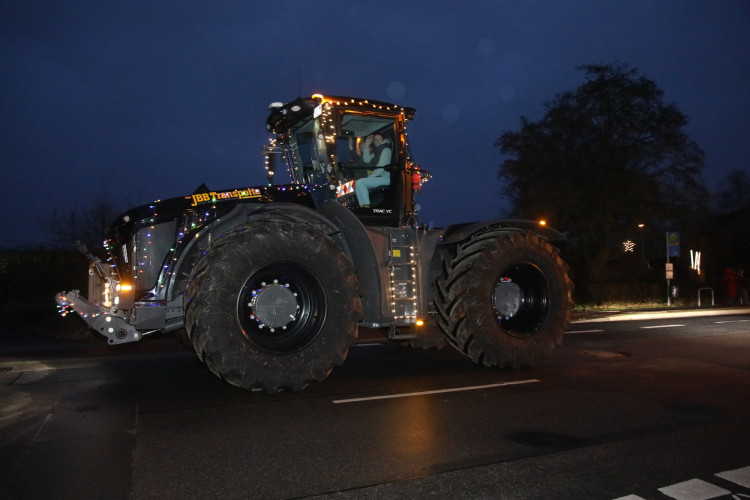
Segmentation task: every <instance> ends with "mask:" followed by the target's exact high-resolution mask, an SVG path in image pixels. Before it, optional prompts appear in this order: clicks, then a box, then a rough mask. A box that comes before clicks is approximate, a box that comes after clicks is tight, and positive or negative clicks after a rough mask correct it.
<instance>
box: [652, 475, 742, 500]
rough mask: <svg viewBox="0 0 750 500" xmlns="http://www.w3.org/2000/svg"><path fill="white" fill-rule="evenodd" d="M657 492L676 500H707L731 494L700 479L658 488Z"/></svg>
mask: <svg viewBox="0 0 750 500" xmlns="http://www.w3.org/2000/svg"><path fill="white" fill-rule="evenodd" d="M659 491H661V492H662V493H664V494H665V495H667V496H668V497H670V498H675V499H676V500H708V499H710V498H717V497H721V496H724V495H729V494H730V493H732V492H731V491H729V490H725V489H724V488H719V487H718V486H716V485H715V484H711V483H707V482H706V481H702V480H700V479H690V480H688V481H684V482H682V483H677V484H673V485H670V486H665V487H664V488H659Z"/></svg>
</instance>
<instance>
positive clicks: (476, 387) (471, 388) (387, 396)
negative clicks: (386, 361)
mask: <svg viewBox="0 0 750 500" xmlns="http://www.w3.org/2000/svg"><path fill="white" fill-rule="evenodd" d="M535 382H541V381H540V380H537V379H529V380H516V381H514V382H500V383H497V384H487V385H472V386H467V387H454V388H452V389H437V390H434V391H419V392H405V393H401V394H384V395H382V396H369V397H364V398H351V399H336V400H334V401H333V402H334V403H336V404H340V403H358V402H361V401H375V400H378V399H395V398H408V397H412V396H425V395H429V394H443V393H446V392H462V391H476V390H479V389H490V388H493V387H505V386H509V385H521V384H533V383H535Z"/></svg>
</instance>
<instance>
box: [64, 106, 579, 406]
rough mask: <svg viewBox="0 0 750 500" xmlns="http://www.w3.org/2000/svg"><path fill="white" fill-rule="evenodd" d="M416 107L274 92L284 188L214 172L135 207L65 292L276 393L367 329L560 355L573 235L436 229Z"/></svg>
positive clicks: (310, 376)
mask: <svg viewBox="0 0 750 500" xmlns="http://www.w3.org/2000/svg"><path fill="white" fill-rule="evenodd" d="M415 112H416V110H415V109H413V108H409V107H403V106H398V105H394V104H390V103H387V102H381V101H376V100H370V99H361V98H353V97H342V96H329V95H320V94H315V95H313V96H311V97H304V98H302V97H301V98H298V99H296V100H293V101H291V102H288V103H282V102H275V103H272V104H271V105H270V107H269V115H268V119H267V122H266V126H267V130H268V132H269V133H270V135H271V137H270V139H269V142H268V144H266V145H265V146H264V147H263V153H264V156H265V169H266V175H267V177H268V184H267V185H263V186H257V187H248V186H245V187H239V188H232V189H224V190H211V189H209V188H208V187H206V185H201V186H200V187H199V188H198V189H197V190H195V191H194V192H192V193H190V194H186V195H184V196H180V197H177V198H171V199H166V200H160V201H155V202H153V203H150V204H147V205H143V206H139V207H135V208H133V209H131V210H129V211H127V212H125V213H124V214H122V215H120V216H119V217H118V218H117V219H116V220H115V221H114V222H113V223H112V225H111V226H110V228H109V230H108V232H107V234H106V240H105V243H104V247H105V250H106V254H107V257H106V258H104V257H102V258H98V257H96V256H94V255H93V254H92V253H91V252H89V250H88V249H87V248H85V247H83V246H82V245H79V247H80V249H81V251H82V252H84V253H85V254H86V255H87V256H88V257H89V259H90V267H89V287H88V288H89V289H88V293H87V295H86V296H85V297H84V296H83V294H81V292H80V291H79V290H72V291H67V292H61V293H59V294H58V295H57V297H56V299H57V302H58V305H59V308H60V310H61V312H62V313H63V314H65V313H67V312H69V311H75V312H76V313H78V315H79V316H80V317H81V318H82V319H83V320H84V321H86V323H87V324H88V325H89V326H90V327H91V328H92V329H93V330H95V331H96V332H98V333H99V334H101V335H103V336H104V337H106V338H107V340H108V342H109V343H110V344H112V345H114V344H122V343H128V342H135V341H139V340H141V339H143V338H144V337H146V336H150V335H156V334H160V333H173V334H175V335H176V336H177V337H178V338H179V339H180V340H181V341H182V342H183V343H185V344H186V345H188V346H190V347H191V348H192V349H194V350H195V352H196V354H197V355H198V357H199V358H200V359H201V361H202V362H203V363H204V364H205V365H206V366H207V367H208V368H209V370H210V371H211V372H213V373H214V374H215V375H217V376H218V377H220V378H221V379H223V380H225V381H226V382H228V383H230V384H232V385H235V386H239V387H242V388H245V389H247V390H262V391H266V392H268V393H275V392H278V391H280V390H285V389H287V390H294V391H298V390H301V389H303V388H304V387H306V386H307V385H308V384H309V383H311V382H315V381H317V382H320V381H322V380H324V379H325V378H326V377H327V376H328V375H329V373H330V372H331V370H332V369H333V368H334V367H336V366H338V365H341V364H342V363H343V362H344V361H345V360H346V357H347V353H348V351H349V348H350V347H352V346H353V345H355V344H356V342H357V339H358V333H359V331H360V329H363V328H369V329H376V330H378V331H379V332H382V334H383V335H384V336H385V337H387V338H389V339H391V340H393V341H397V342H401V343H404V344H408V345H409V346H412V347H422V348H428V347H441V346H443V345H444V344H446V343H447V344H448V345H450V346H452V347H453V348H455V349H456V350H457V351H458V352H460V353H461V354H463V355H464V356H465V357H467V358H469V359H470V360H472V361H474V362H475V363H481V364H483V365H486V366H489V367H519V366H521V365H526V364H529V363H531V362H533V361H535V360H538V359H541V358H543V357H546V356H548V355H549V354H550V353H551V351H552V350H553V349H554V347H555V346H556V345H559V344H560V343H561V341H562V336H563V333H564V331H565V329H566V328H567V327H568V326H569V311H570V309H571V307H572V299H571V294H572V289H573V285H572V283H571V281H570V279H569V277H568V267H567V265H566V263H565V262H564V261H563V260H562V258H561V257H560V249H559V246H560V244H561V243H563V242H564V239H565V237H564V235H562V234H561V233H559V232H557V231H555V230H553V229H552V228H550V227H548V226H545V225H542V224H540V223H538V222H536V221H524V220H505V219H501V220H484V221H475V222H466V223H461V224H454V225H449V226H447V227H443V228H436V227H430V226H429V225H428V224H420V222H419V217H418V211H419V205H418V204H417V203H416V202H415V195H416V194H417V193H418V192H419V191H420V190H421V189H422V186H423V184H424V183H425V182H426V181H427V180H428V179H429V178H430V174H429V172H428V171H426V170H423V169H422V168H420V166H419V165H417V164H416V163H415V162H414V159H413V158H412V155H411V152H410V149H409V144H408V142H407V134H406V125H407V123H409V122H411V121H412V120H413V119H414V115H415ZM280 177H285V182H276V179H278V178H280ZM453 202H454V203H455V201H453ZM462 202H463V203H470V200H468V199H467V200H464V201H462Z"/></svg>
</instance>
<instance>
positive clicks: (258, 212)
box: [166, 202, 348, 301]
mask: <svg viewBox="0 0 750 500" xmlns="http://www.w3.org/2000/svg"><path fill="white" fill-rule="evenodd" d="M264 219H269V220H270V219H287V220H292V221H295V222H297V223H303V224H308V225H311V226H314V227H316V228H317V229H319V230H320V231H322V232H324V233H325V234H328V235H329V236H331V237H332V238H333V239H334V241H336V242H337V243H338V244H339V246H341V247H342V248H343V249H344V251H345V252H347V253H348V247H347V245H346V242H345V241H344V240H343V238H342V237H341V236H340V234H339V229H338V228H337V227H336V226H335V225H334V224H333V223H332V222H331V221H329V220H328V219H326V218H325V217H324V216H322V215H321V214H320V213H318V212H317V211H316V210H313V209H311V208H308V207H305V206H302V205H298V204H295V203H284V202H278V203H264V204H258V203H240V204H238V205H237V206H236V207H234V208H233V209H232V210H231V211H230V212H228V213H226V214H225V215H223V216H221V217H219V218H218V219H215V220H213V221H211V222H210V223H208V224H206V225H205V226H202V227H201V228H200V229H198V230H197V231H196V232H195V234H193V235H191V237H190V239H189V241H188V242H187V244H186V245H185V246H184V248H182V249H181V251H180V255H179V258H178V261H177V262H176V263H175V264H174V266H173V267H172V269H171V272H170V274H171V276H170V277H169V279H168V281H169V287H168V292H167V295H166V299H167V300H170V301H171V300H174V299H176V298H177V297H178V296H180V295H181V294H182V293H184V292H185V287H186V286H187V282H188V281H189V279H190V275H191V271H192V267H193V265H194V264H195V263H196V262H197V260H198V258H199V257H200V255H201V254H202V253H203V251H204V250H205V249H206V248H207V247H208V246H209V245H211V244H212V243H213V242H214V241H216V240H217V239H219V238H221V237H222V236H223V235H224V234H227V233H228V232H229V231H231V230H232V229H234V228H235V227H237V226H240V225H242V224H246V223H248V222H252V221H257V220H264Z"/></svg>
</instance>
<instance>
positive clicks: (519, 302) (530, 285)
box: [492, 264, 549, 337]
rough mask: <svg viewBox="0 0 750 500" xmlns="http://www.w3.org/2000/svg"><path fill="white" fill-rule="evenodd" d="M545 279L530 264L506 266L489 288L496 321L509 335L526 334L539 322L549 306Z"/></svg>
mask: <svg viewBox="0 0 750 500" xmlns="http://www.w3.org/2000/svg"><path fill="white" fill-rule="evenodd" d="M548 287H549V285H548V283H547V279H546V277H545V276H544V273H543V272H542V270H541V269H539V268H538V267H537V266H535V265H532V264H516V265H514V266H512V267H510V268H508V269H506V270H505V271H504V272H503V274H502V275H501V276H500V277H499V278H498V280H497V282H496V283H495V288H494V290H493V291H492V307H493V309H494V311H495V315H496V316H497V321H498V323H499V324H500V325H501V326H502V327H503V328H504V329H505V330H506V331H507V332H508V333H510V334H511V335H516V336H519V337H525V336H529V335H531V334H533V333H534V332H535V331H536V330H537V329H538V328H539V326H540V325H541V323H542V321H543V320H544V318H545V316H546V315H547V312H548V308H549V296H548Z"/></svg>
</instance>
